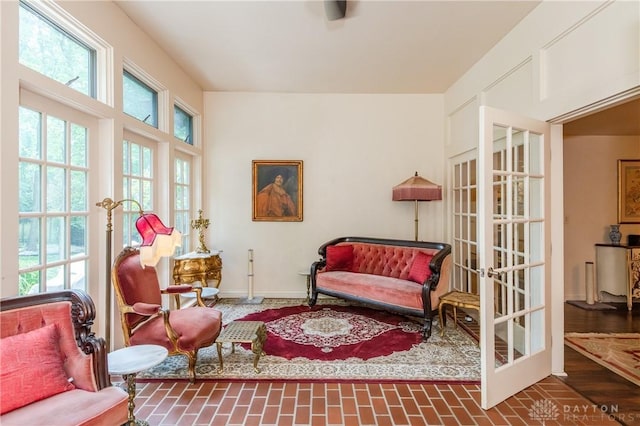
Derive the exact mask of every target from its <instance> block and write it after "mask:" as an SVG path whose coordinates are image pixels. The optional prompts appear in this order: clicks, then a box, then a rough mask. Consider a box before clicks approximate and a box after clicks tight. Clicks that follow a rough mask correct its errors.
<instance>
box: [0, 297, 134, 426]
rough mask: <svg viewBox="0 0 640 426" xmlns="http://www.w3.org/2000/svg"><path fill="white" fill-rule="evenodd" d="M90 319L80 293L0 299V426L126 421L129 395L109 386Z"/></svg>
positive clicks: (89, 308)
mask: <svg viewBox="0 0 640 426" xmlns="http://www.w3.org/2000/svg"><path fill="white" fill-rule="evenodd" d="M94 318H95V307H94V304H93V301H92V300H91V298H90V297H89V295H88V294H87V293H85V292H83V291H80V290H65V291H59V292H51V293H41V294H36V295H31V296H18V297H10V298H5V299H0V394H1V395H2V396H1V397H0V406H1V411H0V424H2V425H3V426H9V425H21V426H22V425H29V426H36V425H56V426H63V425H96V426H97V425H122V424H124V423H126V422H127V419H128V395H127V393H126V392H125V391H124V390H122V389H120V388H119V387H115V386H112V385H111V383H110V381H109V375H108V371H107V370H108V369H107V352H106V348H105V341H104V339H102V338H97V337H95V335H94V334H93V333H92V332H91V325H92V324H93V320H94Z"/></svg>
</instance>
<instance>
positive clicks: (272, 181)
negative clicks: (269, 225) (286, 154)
mask: <svg viewBox="0 0 640 426" xmlns="http://www.w3.org/2000/svg"><path fill="white" fill-rule="evenodd" d="M253 174H254V199H253V203H254V206H253V207H254V211H253V216H254V217H253V219H254V220H265V221H301V220H302V211H301V208H302V206H301V204H302V203H301V202H302V200H301V194H300V191H301V181H300V180H301V178H302V176H301V174H302V162H301V161H295V162H273V161H254V173H253Z"/></svg>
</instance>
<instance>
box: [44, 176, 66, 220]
mask: <svg viewBox="0 0 640 426" xmlns="http://www.w3.org/2000/svg"><path fill="white" fill-rule="evenodd" d="M65 197H66V180H65V170H64V169H63V168H61V167H51V166H50V167H47V211H48V212H56V213H59V212H62V211H64V208H65V205H66V199H65Z"/></svg>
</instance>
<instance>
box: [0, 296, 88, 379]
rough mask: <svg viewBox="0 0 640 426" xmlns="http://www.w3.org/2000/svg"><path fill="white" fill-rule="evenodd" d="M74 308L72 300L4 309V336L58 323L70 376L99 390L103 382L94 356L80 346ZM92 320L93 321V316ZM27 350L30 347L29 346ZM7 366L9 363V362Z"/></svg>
mask: <svg viewBox="0 0 640 426" xmlns="http://www.w3.org/2000/svg"><path fill="white" fill-rule="evenodd" d="M45 296H46V295H45ZM71 311H72V305H71V302H70V301H54V302H52V303H41V304H37V305H33V306H23V307H19V308H16V309H7V310H3V311H2V312H1V313H0V338H5V337H9V336H14V335H16V334H20V333H27V332H29V331H33V330H36V329H38V328H41V327H44V326H47V325H49V324H56V325H57V327H58V333H60V340H59V344H60V352H61V353H62V356H63V359H64V369H65V371H66V374H67V376H68V377H73V379H74V381H73V384H74V385H75V386H76V387H77V388H80V389H85V390H90V391H96V390H98V389H99V384H98V383H97V382H96V380H95V377H94V375H93V368H94V367H93V358H92V357H91V355H87V354H85V353H84V352H83V351H82V350H81V349H80V348H79V347H78V342H77V341H76V335H75V331H74V326H73V323H72V312H71ZM92 315H93V313H92ZM90 320H91V321H92V320H93V317H92V318H90ZM24 350H25V351H28V350H29V348H24ZM25 356H26V355H25ZM5 368H8V367H7V366H5Z"/></svg>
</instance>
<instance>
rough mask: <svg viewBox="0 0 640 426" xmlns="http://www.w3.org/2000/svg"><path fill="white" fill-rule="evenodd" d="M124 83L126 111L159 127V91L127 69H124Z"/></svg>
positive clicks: (123, 92) (144, 121) (123, 93)
mask: <svg viewBox="0 0 640 426" xmlns="http://www.w3.org/2000/svg"><path fill="white" fill-rule="evenodd" d="M122 84H123V90H122V97H123V110H124V112H125V113H127V114H129V115H130V116H132V117H135V118H137V119H138V120H140V121H142V122H143V123H146V124H149V125H150V126H153V127H155V128H156V129H157V128H158V92H156V91H155V90H153V89H152V88H151V87H149V86H148V85H147V84H145V83H143V82H142V81H141V80H140V79H138V78H137V77H135V76H134V75H133V74H131V73H130V72H128V71H127V70H125V71H124V75H123V78H122Z"/></svg>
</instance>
